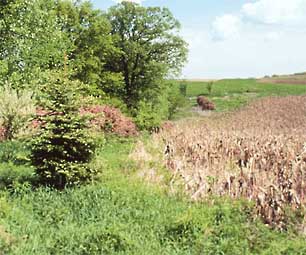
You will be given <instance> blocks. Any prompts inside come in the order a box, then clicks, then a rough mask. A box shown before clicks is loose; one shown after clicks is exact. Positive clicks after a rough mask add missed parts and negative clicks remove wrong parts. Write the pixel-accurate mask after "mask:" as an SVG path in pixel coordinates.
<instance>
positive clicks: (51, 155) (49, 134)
mask: <svg viewBox="0 0 306 255" xmlns="http://www.w3.org/2000/svg"><path fill="white" fill-rule="evenodd" d="M81 87H82V84H81V83H79V82H73V81H70V80H68V78H65V77H62V76H61V75H60V74H54V75H53V77H50V82H49V83H48V84H46V85H45V86H44V93H45V95H46V97H47V99H46V100H45V101H44V105H43V107H44V109H46V110H47V112H48V114H46V115H44V116H41V117H39V121H40V122H41V123H43V124H42V126H41V128H40V132H39V133H38V134H37V135H36V137H35V138H34V140H33V144H32V148H31V160H32V164H33V165H34V166H35V167H36V172H37V174H38V176H39V177H40V181H41V183H43V184H47V185H51V186H54V187H56V188H60V189H62V188H64V187H65V186H66V185H75V184H79V183H81V182H84V181H87V180H89V179H90V178H91V176H92V174H93V170H92V169H90V168H89V167H88V163H89V162H90V160H91V158H92V156H93V153H94V149H95V144H94V141H93V140H92V138H91V137H90V136H89V134H88V132H87V127H88V124H87V123H88V122H87V120H86V117H85V116H81V115H80V114H79V105H78V101H77V99H78V98H77V92H78V90H79V89H80V88H81Z"/></svg>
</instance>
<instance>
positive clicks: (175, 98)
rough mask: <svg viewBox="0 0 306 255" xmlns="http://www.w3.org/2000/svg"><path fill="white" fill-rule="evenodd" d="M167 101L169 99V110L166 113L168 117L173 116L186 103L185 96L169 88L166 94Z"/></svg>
mask: <svg viewBox="0 0 306 255" xmlns="http://www.w3.org/2000/svg"><path fill="white" fill-rule="evenodd" d="M168 101H169V110H168V112H169V113H168V115H169V119H171V118H173V116H174V115H175V114H176V113H177V112H178V111H179V110H180V109H181V108H182V107H184V106H185V105H186V103H185V97H184V96H183V95H182V94H181V91H180V93H179V92H178V91H175V90H172V91H171V90H170V91H169V95H168Z"/></svg>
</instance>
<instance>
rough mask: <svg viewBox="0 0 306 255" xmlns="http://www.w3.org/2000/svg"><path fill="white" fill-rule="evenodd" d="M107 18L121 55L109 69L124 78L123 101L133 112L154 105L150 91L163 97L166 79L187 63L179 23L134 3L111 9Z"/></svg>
mask: <svg viewBox="0 0 306 255" xmlns="http://www.w3.org/2000/svg"><path fill="white" fill-rule="evenodd" d="M107 15H108V19H109V21H110V24H111V33H112V35H113V37H114V44H115V46H116V47H117V48H119V49H120V51H121V54H120V55H119V57H118V58H114V59H113V60H112V63H111V64H110V65H108V66H107V67H108V68H109V70H110V71H113V72H121V73H122V74H123V77H124V88H123V98H124V100H125V102H126V103H127V105H128V106H129V107H130V108H137V107H140V106H141V107H143V104H144V103H143V102H142V103H140V102H141V101H144V100H145V101H146V103H147V104H150V103H151V102H149V99H150V98H147V97H146V96H145V95H146V94H147V91H148V90H149V91H151V92H152V91H154V90H155V92H156V93H159V94H162V89H163V87H162V84H161V83H162V80H163V78H165V77H166V75H168V74H169V73H171V72H174V71H179V70H180V68H181V67H182V65H183V63H184V62H185V61H186V52H187V50H186V43H185V42H184V41H183V39H181V38H180V37H179V36H178V35H177V34H176V30H177V29H179V26H180V25H179V22H178V21H177V20H176V19H175V18H174V17H173V16H172V14H171V13H170V11H169V10H168V9H166V8H159V7H148V8H146V7H142V6H140V5H137V4H134V3H130V2H122V3H121V4H118V5H117V6H114V7H111V8H110V9H109V11H108V13H107ZM153 100H155V99H153ZM141 110H142V111H143V109H141Z"/></svg>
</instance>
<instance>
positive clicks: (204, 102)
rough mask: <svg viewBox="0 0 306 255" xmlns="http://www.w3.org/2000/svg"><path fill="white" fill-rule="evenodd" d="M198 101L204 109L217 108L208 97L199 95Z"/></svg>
mask: <svg viewBox="0 0 306 255" xmlns="http://www.w3.org/2000/svg"><path fill="white" fill-rule="evenodd" d="M197 103H198V105H199V106H200V107H201V108H202V110H203V111H204V110H215V105H214V103H213V102H210V101H209V100H208V99H207V98H206V97H203V96H198V97H197Z"/></svg>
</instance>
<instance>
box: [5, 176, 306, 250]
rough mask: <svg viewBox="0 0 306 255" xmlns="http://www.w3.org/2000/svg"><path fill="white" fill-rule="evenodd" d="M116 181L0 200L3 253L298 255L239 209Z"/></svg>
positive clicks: (284, 238)
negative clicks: (4, 237)
mask: <svg viewBox="0 0 306 255" xmlns="http://www.w3.org/2000/svg"><path fill="white" fill-rule="evenodd" d="M116 177H117V176H116ZM121 181H122V183H121ZM121 181H120V178H119V179H117V180H114V179H113V183H112V182H111V181H108V182H107V183H103V184H99V185H89V186H84V187H81V188H80V189H67V190H65V191H63V192H57V191H54V190H50V189H38V190H36V191H34V192H25V193H23V194H20V195H15V194H14V195H10V196H9V195H4V194H2V197H3V200H4V201H8V202H6V203H7V206H8V207H9V208H10V210H5V208H3V209H2V207H3V206H4V205H5V203H1V205H0V210H3V212H4V213H3V216H2V217H1V220H0V224H1V225H3V226H4V227H5V228H6V229H7V231H8V234H10V235H11V236H14V238H15V242H14V243H12V244H10V245H9V244H8V247H7V248H9V249H10V254H12V255H14V254H27V253H31V254H33V255H35V254H101V253H103V254H104V253H105V254H201V253H203V254H231V252H233V254H303V252H305V243H304V242H305V239H304V238H303V237H299V236H297V235H294V234H293V233H291V232H289V233H287V234H282V233H278V232H274V231H272V230H270V229H269V228H268V227H267V226H264V225H263V224H262V223H260V222H259V221H252V220H250V219H249V215H248V210H249V208H248V205H245V204H243V203H237V202H234V203H233V202H230V201H222V200H214V202H213V203H202V204H199V205H197V204H194V203H188V202H186V201H182V200H178V199H175V198H171V197H167V196H165V195H163V194H161V193H160V192H158V191H156V190H154V189H150V188H144V187H143V186H142V185H141V184H136V183H134V184H132V183H131V182H129V181H128V180H127V179H125V180H121ZM1 202H2V201H1ZM25 236H26V237H27V238H24V237H25ZM290 252H291V253H290Z"/></svg>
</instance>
